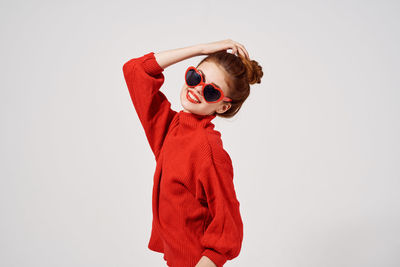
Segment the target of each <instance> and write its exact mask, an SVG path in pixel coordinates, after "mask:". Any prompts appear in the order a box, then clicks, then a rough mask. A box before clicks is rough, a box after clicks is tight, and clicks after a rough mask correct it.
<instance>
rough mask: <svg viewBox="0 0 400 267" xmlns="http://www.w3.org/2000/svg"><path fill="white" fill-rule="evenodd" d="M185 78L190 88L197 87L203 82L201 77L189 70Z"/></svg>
mask: <svg viewBox="0 0 400 267" xmlns="http://www.w3.org/2000/svg"><path fill="white" fill-rule="evenodd" d="M185 78H186V83H187V84H188V85H189V86H195V85H198V84H199V83H200V82H201V76H200V75H199V74H198V73H197V72H196V71H194V70H193V69H190V70H188V72H187V73H186V77H185Z"/></svg>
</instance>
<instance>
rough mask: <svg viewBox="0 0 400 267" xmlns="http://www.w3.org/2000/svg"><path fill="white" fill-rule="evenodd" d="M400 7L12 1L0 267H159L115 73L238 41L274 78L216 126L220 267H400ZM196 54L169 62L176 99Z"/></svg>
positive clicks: (6, 46)
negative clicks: (225, 241) (228, 228)
mask: <svg viewBox="0 0 400 267" xmlns="http://www.w3.org/2000/svg"><path fill="white" fill-rule="evenodd" d="M399 14H400V4H399V2H398V1H349V0H347V1H254V0H248V1H211V0H206V1H155V0H146V1H112V2H111V1H109V2H105V1H82V0H81V1H64V2H58V1H1V3H0V25H1V26H0V34H1V42H0V48H1V49H0V56H1V61H0V62H1V65H0V68H1V69H0V75H1V76H0V78H1V79H0V80H1V87H0V88H1V91H0V110H1V117H0V123H1V132H0V137H1V138H0V177H1V180H0V200H1V202H0V212H1V217H0V266H7V267H13V266H15V267H25V266H26V267H28V266H29V267H34V266H35V267H36V266H37V267H47V266H49V267H50V266H51V267H53V266H60V267H61V266H65V267H71V266H79V267H80V266H82V267H89V266H96V267H101V266H104V267H106V266H107V267H109V266H118V267H120V266H121V267H123V266H166V264H165V262H164V260H163V258H162V254H160V253H157V252H153V251H151V250H149V249H148V248H147V244H148V241H149V238H150V233H151V220H152V213H151V212H152V210H151V196H152V186H153V184H152V182H153V174H154V169H155V161H154V157H153V155H152V152H151V150H150V147H149V145H148V143H147V140H146V137H145V134H144V131H143V129H142V127H141V124H140V121H139V119H138V117H137V114H136V112H135V110H134V107H133V104H132V102H131V99H130V96H129V93H128V89H127V86H126V83H125V80H124V77H123V72H122V66H123V64H124V63H125V62H127V61H128V60H130V59H131V58H134V57H139V56H142V55H144V54H146V53H149V52H152V51H153V52H157V51H163V50H169V49H174V48H179V47H185V46H189V45H194V44H199V43H207V42H213V41H218V40H223V39H227V38H231V39H232V40H235V41H237V42H239V43H242V44H243V45H245V47H246V48H247V50H248V51H249V53H250V57H251V58H252V59H254V60H256V61H257V62H259V64H260V65H261V66H262V67H263V71H264V77H263V78H262V82H261V84H256V85H253V86H252V87H251V94H250V96H249V98H248V99H247V100H246V102H245V103H244V105H243V106H242V109H241V110H240V112H239V113H238V114H237V115H236V116H235V117H234V118H232V119H222V118H218V117H217V118H215V119H214V121H213V122H214V124H215V125H216V129H217V130H219V131H220V132H221V133H222V139H223V144H224V148H225V149H226V150H227V152H228V153H229V154H230V156H231V158H232V161H233V164H234V183H235V188H236V192H237V197H238V200H239V202H240V204H241V206H240V210H241V215H242V219H243V222H244V240H243V245H242V250H241V253H240V255H239V256H238V257H237V258H235V259H234V260H232V261H228V262H227V263H226V266H257V267H258V266H261V267H264V266H265V267H269V266H274V267H321V266H323V267H347V266H349V267H370V266H371V267H372V266H376V267H390V266H400V256H399V255H400V254H399V251H400V230H399V226H400V197H399V191H400V167H399V165H400V153H399V151H400V143H399V136H400V108H399V100H400V92H399V89H400V88H399V84H400V75H399V71H400V68H399V60H400V56H399V46H400V39H399V38H400V19H399ZM202 58H203V57H201V56H200V57H195V58H191V59H188V60H185V61H182V62H179V63H177V64H175V65H172V66H170V67H168V68H166V69H165V71H164V75H165V82H164V84H163V86H162V88H161V91H162V92H164V93H165V94H166V96H167V97H168V99H169V100H170V102H171V103H172V108H173V109H174V110H177V111H179V110H181V109H182V106H181V104H180V101H179V93H180V90H181V87H182V85H183V82H184V80H183V76H184V71H185V69H186V68H187V66H189V65H191V64H197V63H198V62H199V61H200V60H201V59H202Z"/></svg>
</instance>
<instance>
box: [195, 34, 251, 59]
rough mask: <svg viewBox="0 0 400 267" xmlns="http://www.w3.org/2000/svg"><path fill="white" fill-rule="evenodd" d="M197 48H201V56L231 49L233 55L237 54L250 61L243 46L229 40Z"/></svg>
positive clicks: (201, 45)
mask: <svg viewBox="0 0 400 267" xmlns="http://www.w3.org/2000/svg"><path fill="white" fill-rule="evenodd" d="M199 46H200V48H201V51H202V54H203V55H208V54H211V53H214V52H218V51H220V50H227V49H231V50H232V53H233V54H235V55H238V53H239V54H241V55H242V56H244V57H246V58H247V59H250V56H249V53H248V52H247V50H246V48H244V45H242V44H240V43H238V42H235V41H233V40H231V39H226V40H222V41H217V42H212V43H206V44H200V45H199Z"/></svg>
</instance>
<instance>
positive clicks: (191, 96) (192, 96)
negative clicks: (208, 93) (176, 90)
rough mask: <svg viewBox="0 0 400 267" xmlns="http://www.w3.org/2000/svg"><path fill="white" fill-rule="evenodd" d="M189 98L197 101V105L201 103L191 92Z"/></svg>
mask: <svg viewBox="0 0 400 267" xmlns="http://www.w3.org/2000/svg"><path fill="white" fill-rule="evenodd" d="M189 97H190V98H191V99H193V100H194V101H196V102H197V103H200V101H198V100H197V98H195V96H194V95H193V94H192V93H191V92H190V91H189Z"/></svg>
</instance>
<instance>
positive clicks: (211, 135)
mask: <svg viewBox="0 0 400 267" xmlns="http://www.w3.org/2000/svg"><path fill="white" fill-rule="evenodd" d="M204 136H205V140H206V143H207V148H208V149H207V152H208V153H209V156H210V157H211V159H212V160H213V161H214V162H215V163H223V164H227V165H230V166H231V165H232V160H231V157H230V156H229V153H228V152H227V151H226V149H225V148H224V143H223V141H222V136H221V133H220V132H219V131H217V130H215V129H207V130H205V131H204Z"/></svg>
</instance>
